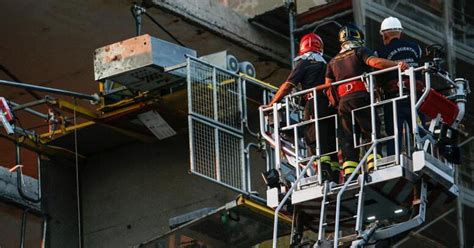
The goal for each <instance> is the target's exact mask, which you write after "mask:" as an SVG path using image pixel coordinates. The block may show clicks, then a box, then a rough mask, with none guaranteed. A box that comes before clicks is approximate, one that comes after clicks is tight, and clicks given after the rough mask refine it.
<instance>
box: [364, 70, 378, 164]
mask: <svg viewBox="0 0 474 248" xmlns="http://www.w3.org/2000/svg"><path fill="white" fill-rule="evenodd" d="M374 91H375V89H374V76H372V75H370V76H369V94H370V118H371V120H370V125H371V128H372V133H371V136H372V137H371V139H372V142H375V140H376V139H377V135H376V134H377V130H376V128H377V125H375V114H376V113H375V106H374V102H375V93H374ZM373 163H374V170H377V147H374V157H373ZM366 169H367V170H368V169H369V168H366Z"/></svg>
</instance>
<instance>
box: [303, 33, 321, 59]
mask: <svg viewBox="0 0 474 248" xmlns="http://www.w3.org/2000/svg"><path fill="white" fill-rule="evenodd" d="M323 47H324V43H323V40H322V39H321V37H319V35H317V34H315V33H309V34H306V35H304V36H303V37H302V38H301V41H300V52H299V54H300V55H303V54H304V53H307V52H322V51H323Z"/></svg>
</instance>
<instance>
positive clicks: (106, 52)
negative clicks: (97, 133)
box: [94, 34, 196, 91]
mask: <svg viewBox="0 0 474 248" xmlns="http://www.w3.org/2000/svg"><path fill="white" fill-rule="evenodd" d="M186 55H189V56H193V57H196V51H195V50H192V49H189V48H186V47H183V46H179V45H176V44H174V43H171V42H167V41H164V40H161V39H158V38H154V37H151V36H150V35H148V34H145V35H141V36H137V37H134V38H131V39H128V40H124V41H120V42H117V43H114V44H111V45H108V46H104V47H101V48H99V49H97V50H95V52H94V75H95V80H96V81H105V80H112V81H114V82H117V83H120V84H122V85H125V86H126V87H127V88H130V89H133V90H140V91H148V90H152V89H156V88H159V87H162V86H164V85H168V84H171V83H173V82H175V81H177V80H180V79H182V78H185V77H186V68H181V69H177V70H173V71H169V72H165V70H164V69H165V68H166V67H169V66H174V65H178V64H181V63H184V62H186Z"/></svg>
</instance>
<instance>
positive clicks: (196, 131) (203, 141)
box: [191, 120, 217, 179]
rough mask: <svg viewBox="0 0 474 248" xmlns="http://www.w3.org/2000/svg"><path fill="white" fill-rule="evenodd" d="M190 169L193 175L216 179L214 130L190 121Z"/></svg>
mask: <svg viewBox="0 0 474 248" xmlns="http://www.w3.org/2000/svg"><path fill="white" fill-rule="evenodd" d="M191 127H192V137H191V144H192V168H191V170H192V171H193V172H195V173H199V174H201V175H203V176H206V177H210V178H213V179H217V176H216V150H215V136H214V135H215V132H214V128H213V127H211V126H209V125H206V123H203V122H200V121H197V120H191Z"/></svg>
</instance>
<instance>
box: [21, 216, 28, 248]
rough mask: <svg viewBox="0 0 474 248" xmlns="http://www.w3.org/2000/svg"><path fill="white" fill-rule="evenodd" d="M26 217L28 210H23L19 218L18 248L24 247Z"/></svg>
mask: <svg viewBox="0 0 474 248" xmlns="http://www.w3.org/2000/svg"><path fill="white" fill-rule="evenodd" d="M27 217H28V209H25V210H23V214H22V216H21V234H20V235H21V236H20V248H23V247H25V236H26V224H27V223H26V221H27Z"/></svg>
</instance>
